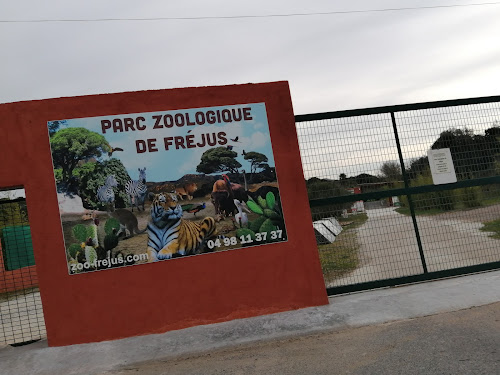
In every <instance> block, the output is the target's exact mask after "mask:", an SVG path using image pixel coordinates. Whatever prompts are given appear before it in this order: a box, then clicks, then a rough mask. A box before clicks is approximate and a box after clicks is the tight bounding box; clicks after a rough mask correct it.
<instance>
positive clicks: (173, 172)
mask: <svg viewBox="0 0 500 375" xmlns="http://www.w3.org/2000/svg"><path fill="white" fill-rule="evenodd" d="M243 108H250V114H251V117H252V119H251V120H246V121H245V120H241V121H237V122H228V123H225V122H216V123H215V124H204V125H194V126H182V127H178V126H175V125H174V126H173V127H170V128H165V127H163V128H156V129H155V128H154V125H155V120H154V118H153V116H160V115H161V116H164V115H172V117H174V116H175V115H176V114H178V113H182V114H188V115H189V118H190V119H193V120H194V119H195V114H196V113H197V112H204V113H206V112H207V111H214V112H216V111H217V110H220V111H222V110H225V109H229V110H233V109H234V110H238V109H243ZM139 116H142V117H144V118H145V121H143V122H141V125H145V129H144V130H140V131H139V130H135V131H130V130H129V131H123V132H112V131H110V130H106V132H105V134H103V131H102V126H101V121H102V120H109V121H111V122H112V121H113V120H115V119H118V118H119V119H124V118H126V117H128V118H137V117H139ZM65 126H66V127H72V128H73V127H83V128H86V129H88V130H91V131H94V132H96V133H99V134H102V135H103V136H104V137H105V138H106V140H107V141H108V143H109V144H110V145H111V146H112V147H113V148H116V147H119V148H122V149H123V150H124V151H120V152H115V153H113V157H116V158H117V159H120V160H121V162H122V163H123V165H124V166H125V168H126V169H127V172H128V173H129V175H130V177H131V178H133V179H135V178H137V177H138V173H139V172H138V168H144V167H146V168H147V169H146V174H147V180H148V181H153V182H162V181H175V180H178V179H179V178H181V177H182V176H184V175H185V174H195V173H198V172H196V166H197V165H198V164H199V163H200V159H201V155H202V154H203V152H205V151H207V150H208V149H210V148H212V146H209V145H205V146H203V147H195V148H179V149H176V148H175V145H174V146H169V149H168V150H166V149H165V145H164V138H165V137H176V136H182V137H186V136H188V135H194V138H193V137H191V138H192V139H194V141H195V142H196V143H199V142H201V139H202V135H203V134H207V133H208V134H212V133H220V132H224V133H226V138H227V143H226V144H225V145H219V144H217V145H215V146H213V147H226V146H228V145H229V146H233V151H235V152H236V153H238V157H237V158H236V160H238V161H239V162H240V164H241V165H242V167H241V168H240V171H241V169H245V170H246V171H247V172H249V171H250V163H249V162H248V161H247V160H245V159H244V157H243V154H242V153H243V150H244V151H245V152H250V151H255V152H260V153H262V154H264V155H266V156H267V158H268V164H269V166H271V167H274V157H273V152H272V145H271V138H270V134H269V125H268V121H267V113H266V106H265V103H252V104H240V105H234V106H220V107H206V108H190V109H181V110H173V111H161V112H147V113H133V114H121V115H113V116H101V117H87V118H79V119H68V120H66V121H65ZM146 139H156V140H157V141H156V147H157V149H158V151H156V152H143V153H138V152H137V146H136V141H138V140H146ZM231 139H233V140H234V139H237V142H235V141H231ZM107 158H108V156H107V155H103V156H102V159H103V160H106V159H107Z"/></svg>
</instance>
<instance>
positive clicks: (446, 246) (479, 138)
mask: <svg viewBox="0 0 500 375" xmlns="http://www.w3.org/2000/svg"><path fill="white" fill-rule="evenodd" d="M396 119H397V123H398V129H401V130H400V131H399V136H400V142H401V147H402V151H403V155H404V159H405V166H406V168H407V171H408V175H409V179H410V184H411V185H412V186H421V185H428V184H432V183H433V177H432V174H431V171H430V169H429V167H430V164H429V160H428V157H427V155H426V153H427V151H428V150H429V149H443V148H448V149H450V152H451V156H452V160H453V167H454V170H455V174H456V179H457V181H459V182H460V181H466V180H474V179H481V178H487V177H493V176H498V175H500V122H499V120H500V103H498V102H494V103H482V104H473V105H462V106H453V107H446V108H432V109H425V110H418V111H408V112H403V113H398V114H396ZM415 129H418V132H416V131H415ZM413 201H414V206H415V210H416V213H417V222H418V227H419V230H420V235H421V239H422V246H423V248H424V250H425V258H426V261H427V265H428V268H429V271H431V272H432V271H440V270H446V269H453V268H458V267H467V266H472V265H477V264H483V263H488V262H495V261H498V260H500V241H499V239H498V238H499V237H500V222H499V221H500V194H499V185H498V184H488V185H479V186H470V187H463V188H458V189H450V190H445V191H439V192H432V193H423V194H416V195H414V196H413ZM495 223H496V224H495ZM487 229H491V231H488V230H487Z"/></svg>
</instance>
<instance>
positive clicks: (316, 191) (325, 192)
mask: <svg viewBox="0 0 500 375" xmlns="http://www.w3.org/2000/svg"><path fill="white" fill-rule="evenodd" d="M409 106H411V105H409ZM418 107H420V108H419V109H418V110H417V109H415V110H413V109H410V110H407V109H406V108H405V109H404V110H403V111H400V112H394V120H395V123H396V127H397V134H395V132H394V129H393V123H392V120H391V112H390V110H389V109H383V110H381V111H379V112H377V111H373V112H372V113H373V114H366V113H367V110H360V111H359V113H360V114H362V115H356V113H353V112H356V111H351V113H349V115H346V117H342V116H343V115H344V114H343V113H342V115H340V114H333V115H332V116H331V118H328V116H329V115H328V114H327V115H325V116H316V115H312V116H311V117H316V118H317V117H323V118H325V117H326V119H322V120H314V121H312V120H311V121H307V116H308V115H304V116H301V117H302V119H301V120H300V122H297V124H296V125H297V134H298V138H299V147H300V152H301V157H302V163H303V169H304V174H305V178H306V185H307V189H308V194H309V199H310V202H312V203H314V201H315V200H317V199H322V198H331V197H344V198H345V199H344V198H340V199H336V200H335V201H334V202H335V203H331V204H330V203H329V204H325V205H322V206H318V205H316V204H312V207H311V211H312V215H313V222H314V224H313V225H314V228H315V232H316V238H317V240H318V251H319V256H320V261H321V265H322V268H323V275H324V278H325V284H326V286H327V287H339V286H346V285H355V284H360V283H365V282H371V281H378V280H387V279H391V278H399V277H405V276H413V275H419V274H423V273H425V272H434V271H443V270H449V269H456V268H460V267H468V266H474V265H480V264H486V263H490V262H498V261H500V194H499V193H500V192H499V184H497V183H492V184H485V183H482V182H480V180H481V179H485V178H492V177H495V176H499V175H500V103H499V102H498V101H495V102H485V103H480V104H467V105H455V106H454V105H446V106H443V107H437V106H436V105H435V104H434V103H432V105H430V106H429V108H423V109H422V106H418ZM397 141H399V143H400V147H401V154H402V159H403V165H402V164H401V162H400V159H399V154H398V149H397ZM443 148H448V149H450V153H451V157H452V162H453V167H454V169H455V173H456V179H457V184H458V186H457V184H450V185H449V188H445V189H434V188H433V186H436V185H435V184H434V181H433V176H432V173H431V170H430V164H429V159H428V156H427V153H428V151H429V150H431V149H443ZM403 172H405V173H404V174H403ZM404 175H406V179H407V186H408V187H411V188H418V187H422V186H424V187H427V188H430V190H431V192H422V193H419V194H414V193H413V194H412V195H411V201H412V205H413V206H414V209H415V213H416V216H415V219H413V217H412V216H411V212H410V211H411V210H410V200H409V198H408V195H407V194H408V193H409V190H408V189H407V187H406V184H405V181H404ZM464 181H467V182H468V184H467V185H464V184H462V185H460V183H461V182H464ZM471 181H472V183H470V182H471ZM475 181H479V182H477V184H476V183H475ZM496 181H497V180H496ZM392 190H394V191H395V193H394V194H392V192H391V191H392ZM401 191H405V192H406V193H405V194H402V193H401ZM357 193H361V194H362V195H361V196H362V198H363V200H360V201H356V200H355V199H354V198H353V197H352V195H351V194H357ZM375 193H378V195H377V194H375ZM380 196H383V198H382V199H380ZM419 241H420V244H421V246H419ZM424 265H425V266H424ZM425 267H426V268H425Z"/></svg>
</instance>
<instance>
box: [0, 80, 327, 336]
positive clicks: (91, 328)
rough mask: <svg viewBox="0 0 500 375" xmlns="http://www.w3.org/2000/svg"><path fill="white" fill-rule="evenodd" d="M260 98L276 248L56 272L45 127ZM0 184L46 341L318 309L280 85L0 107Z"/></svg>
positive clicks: (322, 295)
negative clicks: (32, 264) (10, 202)
mask: <svg viewBox="0 0 500 375" xmlns="http://www.w3.org/2000/svg"><path fill="white" fill-rule="evenodd" d="M257 102H265V103H266V109H267V115H268V120H269V128H270V132H271V140H272V142H273V150H274V158H275V162H276V170H277V173H278V178H279V188H280V194H281V199H282V206H283V212H284V215H285V222H286V228H287V234H288V241H287V242H284V243H277V244H272V245H271V244H270V245H265V246H256V247H251V248H246V249H240V250H234V251H224V252H220V253H211V254H206V255H200V256H193V257H186V258H179V259H176V260H175V261H164V262H159V263H153V264H146V265H140V266H133V267H124V268H117V269H111V270H106V271H102V272H92V273H87V274H80V275H71V276H70V275H68V269H67V265H66V256H65V251H64V241H63V237H62V233H61V221H60V216H59V209H58V203H57V195H56V190H55V183H54V177H53V170H52V168H53V167H52V161H51V155H50V146H49V140H48V134H47V121H49V120H57V119H70V118H77V117H93V116H105V115H114V114H126V113H140V112H152V111H166V110H173V109H182V108H197V107H209V106H221V105H235V104H244V103H257ZM0 131H1V133H0V134H2V136H1V137H0V150H2V152H1V153H0V157H1V164H0V165H2V168H1V169H0V186H16V185H23V186H24V188H25V190H26V200H27V205H28V212H29V219H30V226H31V230H32V239H33V247H34V252H35V260H36V267H37V273H38V279H39V285H40V292H41V297H42V301H43V307H44V315H45V321H46V326H47V335H48V340H49V345H52V346H54V345H68V344H75V343H84V342H93V341H101V340H109V339H117V338H122V337H128V336H134V335H142V334H150V333H161V332H166V331H169V330H174V329H180V328H185V327H189V326H194V325H200V324H207V323H215V322H221V321H226V320H231V319H236V318H244V317H250V316H256V315H262V314H269V313H275V312H279V311H285V310H290V309H297V308H301V307H307V306H314V305H321V304H326V303H328V300H327V296H326V291H325V286H324V282H323V277H322V273H321V268H320V264H319V259H318V252H317V248H316V241H315V238H314V232H313V229H312V224H311V216H310V210H309V205H308V199H307V192H306V188H305V183H304V177H303V174H302V167H301V161H300V156H299V150H298V143H297V138H296V133H295V122H294V117H293V109H292V104H291V98H290V92H289V88H288V83H287V82H274V83H264V84H247V85H234V86H221V87H202V88H182V89H172V90H158V91H143V92H130V93H119V94H107V95H95V96H83V97H73V98H59V99H49V100H41V101H30V102H20V103H11V104H2V105H0Z"/></svg>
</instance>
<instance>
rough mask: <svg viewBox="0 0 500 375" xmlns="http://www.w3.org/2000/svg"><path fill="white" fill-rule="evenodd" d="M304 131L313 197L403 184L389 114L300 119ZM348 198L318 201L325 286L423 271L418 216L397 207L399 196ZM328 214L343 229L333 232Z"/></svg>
mask: <svg viewBox="0 0 500 375" xmlns="http://www.w3.org/2000/svg"><path fill="white" fill-rule="evenodd" d="M297 134H298V139H299V147H300V152H301V157H302V164H303V169H304V173H305V176H306V185H307V189H308V194H309V199H310V200H315V199H319V198H327V197H332V196H350V195H352V194H357V193H369V192H375V191H381V190H386V189H393V188H397V187H400V186H402V184H403V183H402V181H401V180H402V176H401V168H400V164H399V161H398V160H399V156H398V150H397V147H396V142H395V138H394V131H393V126H392V121H391V116H390V114H389V113H382V114H377V115H366V116H355V117H347V118H338V119H328V120H320V121H308V122H300V123H297ZM349 198H350V201H349V202H341V203H337V204H329V205H325V206H319V207H312V208H311V211H312V215H313V221H314V227H315V230H316V236H317V240H318V243H319V245H318V250H319V255H320V261H321V265H322V268H323V275H324V279H325V284H326V286H327V287H335V286H342V285H349V284H356V283H362V282H368V281H374V280H380V279H388V278H395V277H400V276H406V275H412V274H419V273H422V272H423V269H422V264H421V261H420V256H419V252H418V246H417V241H416V238H415V233H414V230H413V225H412V222H411V219H410V220H408V218H407V217H404V216H402V215H399V214H397V213H395V212H394V211H393V210H392V208H391V207H393V205H394V203H395V201H396V200H397V198H392V197H390V198H387V199H384V200H373V201H354V202H352V197H349ZM325 221H326V222H325ZM328 221H330V222H333V224H334V225H337V223H338V224H339V226H340V228H341V231H340V232H339V233H338V234H337V235H335V236H334V237H331V236H330V239H327V238H326V237H327V236H325V232H326V235H328V232H327V230H328V226H329V225H330V226H331V224H328ZM322 226H323V227H325V228H322ZM330 229H331V228H330ZM331 231H332V230H331ZM321 232H323V233H321ZM330 241H331V242H330Z"/></svg>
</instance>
